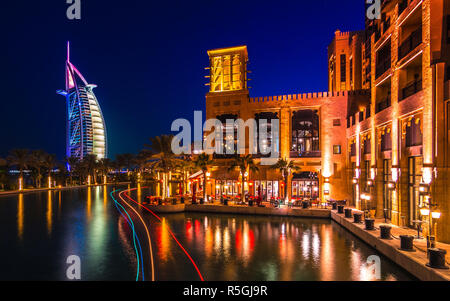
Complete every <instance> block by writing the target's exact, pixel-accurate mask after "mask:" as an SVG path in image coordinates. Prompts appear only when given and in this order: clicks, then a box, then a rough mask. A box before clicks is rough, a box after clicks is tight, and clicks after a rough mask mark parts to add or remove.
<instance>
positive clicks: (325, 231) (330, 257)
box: [319, 225, 336, 281]
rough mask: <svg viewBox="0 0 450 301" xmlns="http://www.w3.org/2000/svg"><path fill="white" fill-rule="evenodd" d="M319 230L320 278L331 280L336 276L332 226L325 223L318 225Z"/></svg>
mask: <svg viewBox="0 0 450 301" xmlns="http://www.w3.org/2000/svg"><path fill="white" fill-rule="evenodd" d="M319 231H320V237H322V243H321V245H320V252H321V255H320V278H321V279H322V280H323V281H333V280H335V279H336V278H335V262H334V258H335V257H334V256H335V254H334V252H335V251H334V249H333V246H334V244H333V233H332V228H331V227H327V226H326V225H320V230H319Z"/></svg>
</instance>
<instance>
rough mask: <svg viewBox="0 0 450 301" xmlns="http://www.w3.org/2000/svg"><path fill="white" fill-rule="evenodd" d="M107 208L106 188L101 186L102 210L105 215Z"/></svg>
mask: <svg viewBox="0 0 450 301" xmlns="http://www.w3.org/2000/svg"><path fill="white" fill-rule="evenodd" d="M107 206H108V186H106V185H105V186H103V210H104V212H105V214H106V210H107Z"/></svg>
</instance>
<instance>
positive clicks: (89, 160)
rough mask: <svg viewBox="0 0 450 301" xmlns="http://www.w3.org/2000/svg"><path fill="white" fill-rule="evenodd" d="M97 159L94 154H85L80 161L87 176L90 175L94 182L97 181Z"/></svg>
mask: <svg viewBox="0 0 450 301" xmlns="http://www.w3.org/2000/svg"><path fill="white" fill-rule="evenodd" d="M97 161H98V160H97V156H96V155H87V156H85V157H84V158H83V161H82V168H84V171H85V173H87V175H88V176H91V177H92V179H93V182H94V183H96V182H97V173H96V171H97V168H98V164H97ZM86 183H88V181H86ZM91 184H92V183H91Z"/></svg>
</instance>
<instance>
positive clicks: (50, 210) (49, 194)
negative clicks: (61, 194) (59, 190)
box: [46, 190, 53, 235]
mask: <svg viewBox="0 0 450 301" xmlns="http://www.w3.org/2000/svg"><path fill="white" fill-rule="evenodd" d="M52 193H53V192H52V191H51V190H49V191H48V192H47V214H46V216H47V232H48V235H51V234H52V222H53V204H52Z"/></svg>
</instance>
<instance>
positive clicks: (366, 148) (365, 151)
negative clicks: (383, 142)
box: [364, 138, 371, 154]
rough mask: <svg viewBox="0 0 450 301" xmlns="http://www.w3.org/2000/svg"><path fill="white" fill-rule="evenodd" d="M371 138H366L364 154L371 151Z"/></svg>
mask: <svg viewBox="0 0 450 301" xmlns="http://www.w3.org/2000/svg"><path fill="white" fill-rule="evenodd" d="M370 140H371V139H370V138H366V139H365V140H364V154H370V153H371V144H370Z"/></svg>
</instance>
